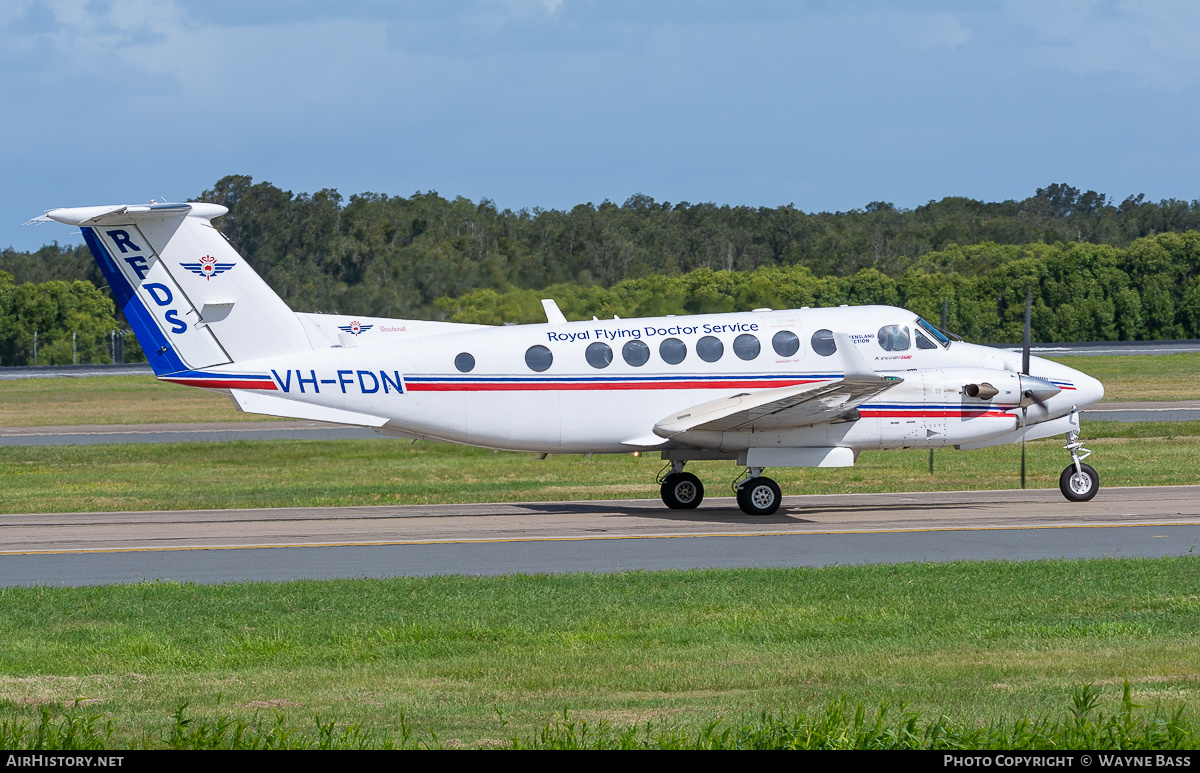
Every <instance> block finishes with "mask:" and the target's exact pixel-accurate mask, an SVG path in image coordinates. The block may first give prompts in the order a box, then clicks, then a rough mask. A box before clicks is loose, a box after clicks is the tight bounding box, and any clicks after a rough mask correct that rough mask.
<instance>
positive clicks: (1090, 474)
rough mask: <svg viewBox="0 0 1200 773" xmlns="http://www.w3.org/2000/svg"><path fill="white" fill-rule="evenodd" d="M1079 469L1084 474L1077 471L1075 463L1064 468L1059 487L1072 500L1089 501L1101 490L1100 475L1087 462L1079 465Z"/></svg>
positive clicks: (1059, 477)
mask: <svg viewBox="0 0 1200 773" xmlns="http://www.w3.org/2000/svg"><path fill="white" fill-rule="evenodd" d="M1079 469H1080V470H1081V471H1082V473H1083V474H1079V473H1076V472H1075V465H1073V464H1072V465H1069V466H1068V467H1067V469H1065V470H1063V471H1062V475H1060V476H1058V488H1059V490H1060V491H1062V493H1063V496H1064V497H1066V498H1067V499H1068V500H1070V501H1072V502H1087V501H1089V500H1091V498H1092V497H1094V496H1096V492H1097V491H1099V490H1100V475H1099V474H1097V472H1096V471H1095V470H1093V469H1092V468H1091V467H1089V466H1088V465H1086V464H1081V465H1079Z"/></svg>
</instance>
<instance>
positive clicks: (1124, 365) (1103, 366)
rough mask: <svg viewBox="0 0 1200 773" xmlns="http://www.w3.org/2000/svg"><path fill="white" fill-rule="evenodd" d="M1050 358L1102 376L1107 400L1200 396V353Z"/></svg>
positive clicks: (1100, 377)
mask: <svg viewBox="0 0 1200 773" xmlns="http://www.w3.org/2000/svg"><path fill="white" fill-rule="evenodd" d="M1050 359H1052V360H1054V361H1055V362H1061V363H1062V364H1063V365H1066V366H1068V367H1071V368H1075V369H1076V370H1079V371H1083V372H1084V373H1086V374H1088V375H1089V376H1092V377H1093V378H1098V379H1100V383H1102V384H1104V401H1105V402H1113V401H1125V400H1200V353H1196V352H1191V353H1185V354H1158V355H1155V354H1128V355H1119V356H1113V357H1051V358H1050Z"/></svg>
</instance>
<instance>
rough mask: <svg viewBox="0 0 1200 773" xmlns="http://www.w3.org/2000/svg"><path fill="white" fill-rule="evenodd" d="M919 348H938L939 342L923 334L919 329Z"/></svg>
mask: <svg viewBox="0 0 1200 773" xmlns="http://www.w3.org/2000/svg"><path fill="white" fill-rule="evenodd" d="M917 348H918V349H936V348H937V344H935V343H934V342H933V341H930V340H929V339H928V338H926V337H925V336H923V335H921V331H920V330H918V331H917Z"/></svg>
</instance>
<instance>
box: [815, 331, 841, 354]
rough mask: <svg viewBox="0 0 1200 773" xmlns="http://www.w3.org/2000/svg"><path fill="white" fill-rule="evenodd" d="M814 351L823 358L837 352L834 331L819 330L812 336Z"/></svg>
mask: <svg viewBox="0 0 1200 773" xmlns="http://www.w3.org/2000/svg"><path fill="white" fill-rule="evenodd" d="M812 349H813V351H814V352H816V353H817V354H819V355H821V356H822V357H828V356H829V355H831V354H833V353H834V352H836V351H837V344H836V343H834V340H833V331H832V330H818V331H817V332H815V333H813V335H812Z"/></svg>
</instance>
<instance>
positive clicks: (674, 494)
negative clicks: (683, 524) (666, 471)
mask: <svg viewBox="0 0 1200 773" xmlns="http://www.w3.org/2000/svg"><path fill="white" fill-rule="evenodd" d="M703 499H704V484H703V483H701V482H700V479H699V478H697V477H696V476H695V475H693V474H691V473H690V472H676V473H672V474H671V475H668V476H667V478H666V480H664V481H663V484H662V501H663V504H664V505H666V506H667V507H669V508H671V509H672V510H694V509H695V508H697V507H699V506H700V502H701V501H702V500H703Z"/></svg>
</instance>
